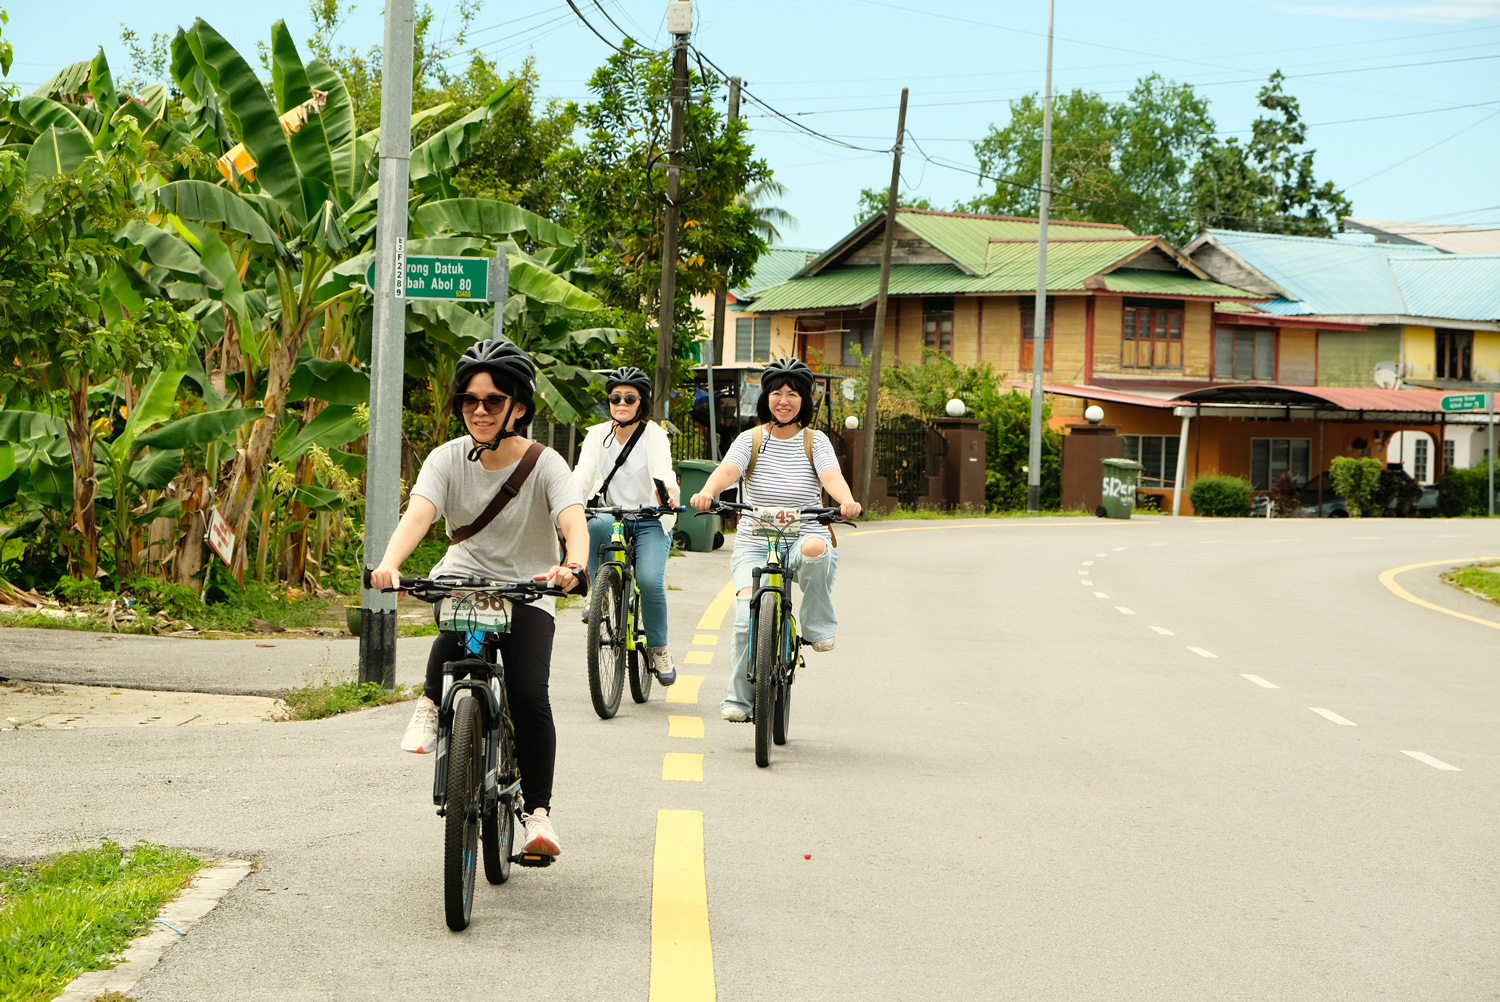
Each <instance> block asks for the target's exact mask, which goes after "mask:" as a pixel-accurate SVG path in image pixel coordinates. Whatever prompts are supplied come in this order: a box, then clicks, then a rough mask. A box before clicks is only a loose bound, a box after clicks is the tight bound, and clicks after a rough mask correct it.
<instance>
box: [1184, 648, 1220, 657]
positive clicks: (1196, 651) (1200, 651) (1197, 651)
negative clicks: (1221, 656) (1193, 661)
mask: <svg viewBox="0 0 1500 1002" xmlns="http://www.w3.org/2000/svg"><path fill="white" fill-rule="evenodd" d="M1188 650H1190V651H1192V652H1193V653H1194V654H1196V655H1198V656H1199V657H1200V658H1217V657H1218V655H1217V654H1215V653H1214V652H1213V651H1205V650H1204V649H1203V648H1201V647H1189V648H1188Z"/></svg>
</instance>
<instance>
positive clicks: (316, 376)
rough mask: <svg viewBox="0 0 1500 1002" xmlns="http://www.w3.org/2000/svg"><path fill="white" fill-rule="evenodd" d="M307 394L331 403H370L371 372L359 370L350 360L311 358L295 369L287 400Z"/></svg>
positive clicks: (294, 399) (293, 400)
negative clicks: (338, 360)
mask: <svg viewBox="0 0 1500 1002" xmlns="http://www.w3.org/2000/svg"><path fill="white" fill-rule="evenodd" d="M308 397H314V398H316V399H318V400H326V401H328V402H329V403H331V404H350V405H357V404H368V403H369V402H370V377H369V374H367V373H364V372H360V371H359V370H358V369H356V368H354V366H352V365H350V364H349V363H348V362H337V361H334V360H332V359H327V358H310V359H308V360H307V361H305V362H303V363H302V364H300V365H298V366H297V367H296V368H295V369H293V370H292V378H291V381H290V383H289V385H288V387H287V394H286V402H287V403H289V404H293V403H296V402H297V401H299V400H306V399H307V398H308Z"/></svg>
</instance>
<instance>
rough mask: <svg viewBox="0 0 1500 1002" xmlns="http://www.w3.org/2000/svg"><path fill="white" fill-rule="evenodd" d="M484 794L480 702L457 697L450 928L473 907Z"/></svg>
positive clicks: (447, 881) (448, 799) (446, 895)
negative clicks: (480, 817) (480, 815)
mask: <svg viewBox="0 0 1500 1002" xmlns="http://www.w3.org/2000/svg"><path fill="white" fill-rule="evenodd" d="M483 797H484V735H483V729H482V728H481V727H480V714H479V701H478V700H476V699H475V698H474V697H472V696H468V695H464V696H461V697H460V698H459V700H458V702H457V703H455V704H454V707H453V737H452V738H451V740H450V742H449V745H448V789H447V791H446V794H445V796H444V809H445V811H446V813H445V814H444V816H443V817H444V821H445V822H446V824H445V831H444V837H443V911H444V913H445V915H446V918H447V920H448V928H449V929H452V930H453V931H454V932H458V931H460V930H462V929H467V928H468V927H469V916H470V914H471V913H472V911H473V908H474V871H475V863H476V859H475V856H476V855H477V852H476V850H477V849H478V842H479V814H480V810H481V807H482V804H483Z"/></svg>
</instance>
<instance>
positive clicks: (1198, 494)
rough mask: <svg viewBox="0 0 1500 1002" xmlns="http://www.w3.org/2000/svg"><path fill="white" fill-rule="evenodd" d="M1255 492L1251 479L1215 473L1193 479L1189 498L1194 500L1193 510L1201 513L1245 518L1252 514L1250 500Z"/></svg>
mask: <svg viewBox="0 0 1500 1002" xmlns="http://www.w3.org/2000/svg"><path fill="white" fill-rule="evenodd" d="M1254 493H1255V492H1254V489H1253V488H1252V487H1251V486H1250V481H1248V480H1246V479H1244V478H1243V477H1231V476H1229V475H1228V474H1224V473H1213V474H1210V475H1208V476H1206V477H1199V478H1198V479H1197V480H1194V481H1193V488H1192V490H1190V491H1188V499H1189V500H1190V501H1192V502H1193V511H1195V512H1197V513H1198V514H1199V515H1209V516H1214V517H1226V516H1227V517H1230V518H1243V517H1244V516H1246V515H1249V514H1250V500H1251V498H1252V497H1253V496H1254Z"/></svg>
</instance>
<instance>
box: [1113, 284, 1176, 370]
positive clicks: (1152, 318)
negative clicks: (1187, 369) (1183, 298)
mask: <svg viewBox="0 0 1500 1002" xmlns="http://www.w3.org/2000/svg"><path fill="white" fill-rule="evenodd" d="M1182 310H1183V306H1182V303H1181V302H1180V301H1174V300H1149V299H1148V300H1134V299H1126V300H1125V311H1124V321H1123V327H1122V328H1121V331H1120V365H1121V366H1122V367H1124V368H1126V369H1180V368H1182Z"/></svg>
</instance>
